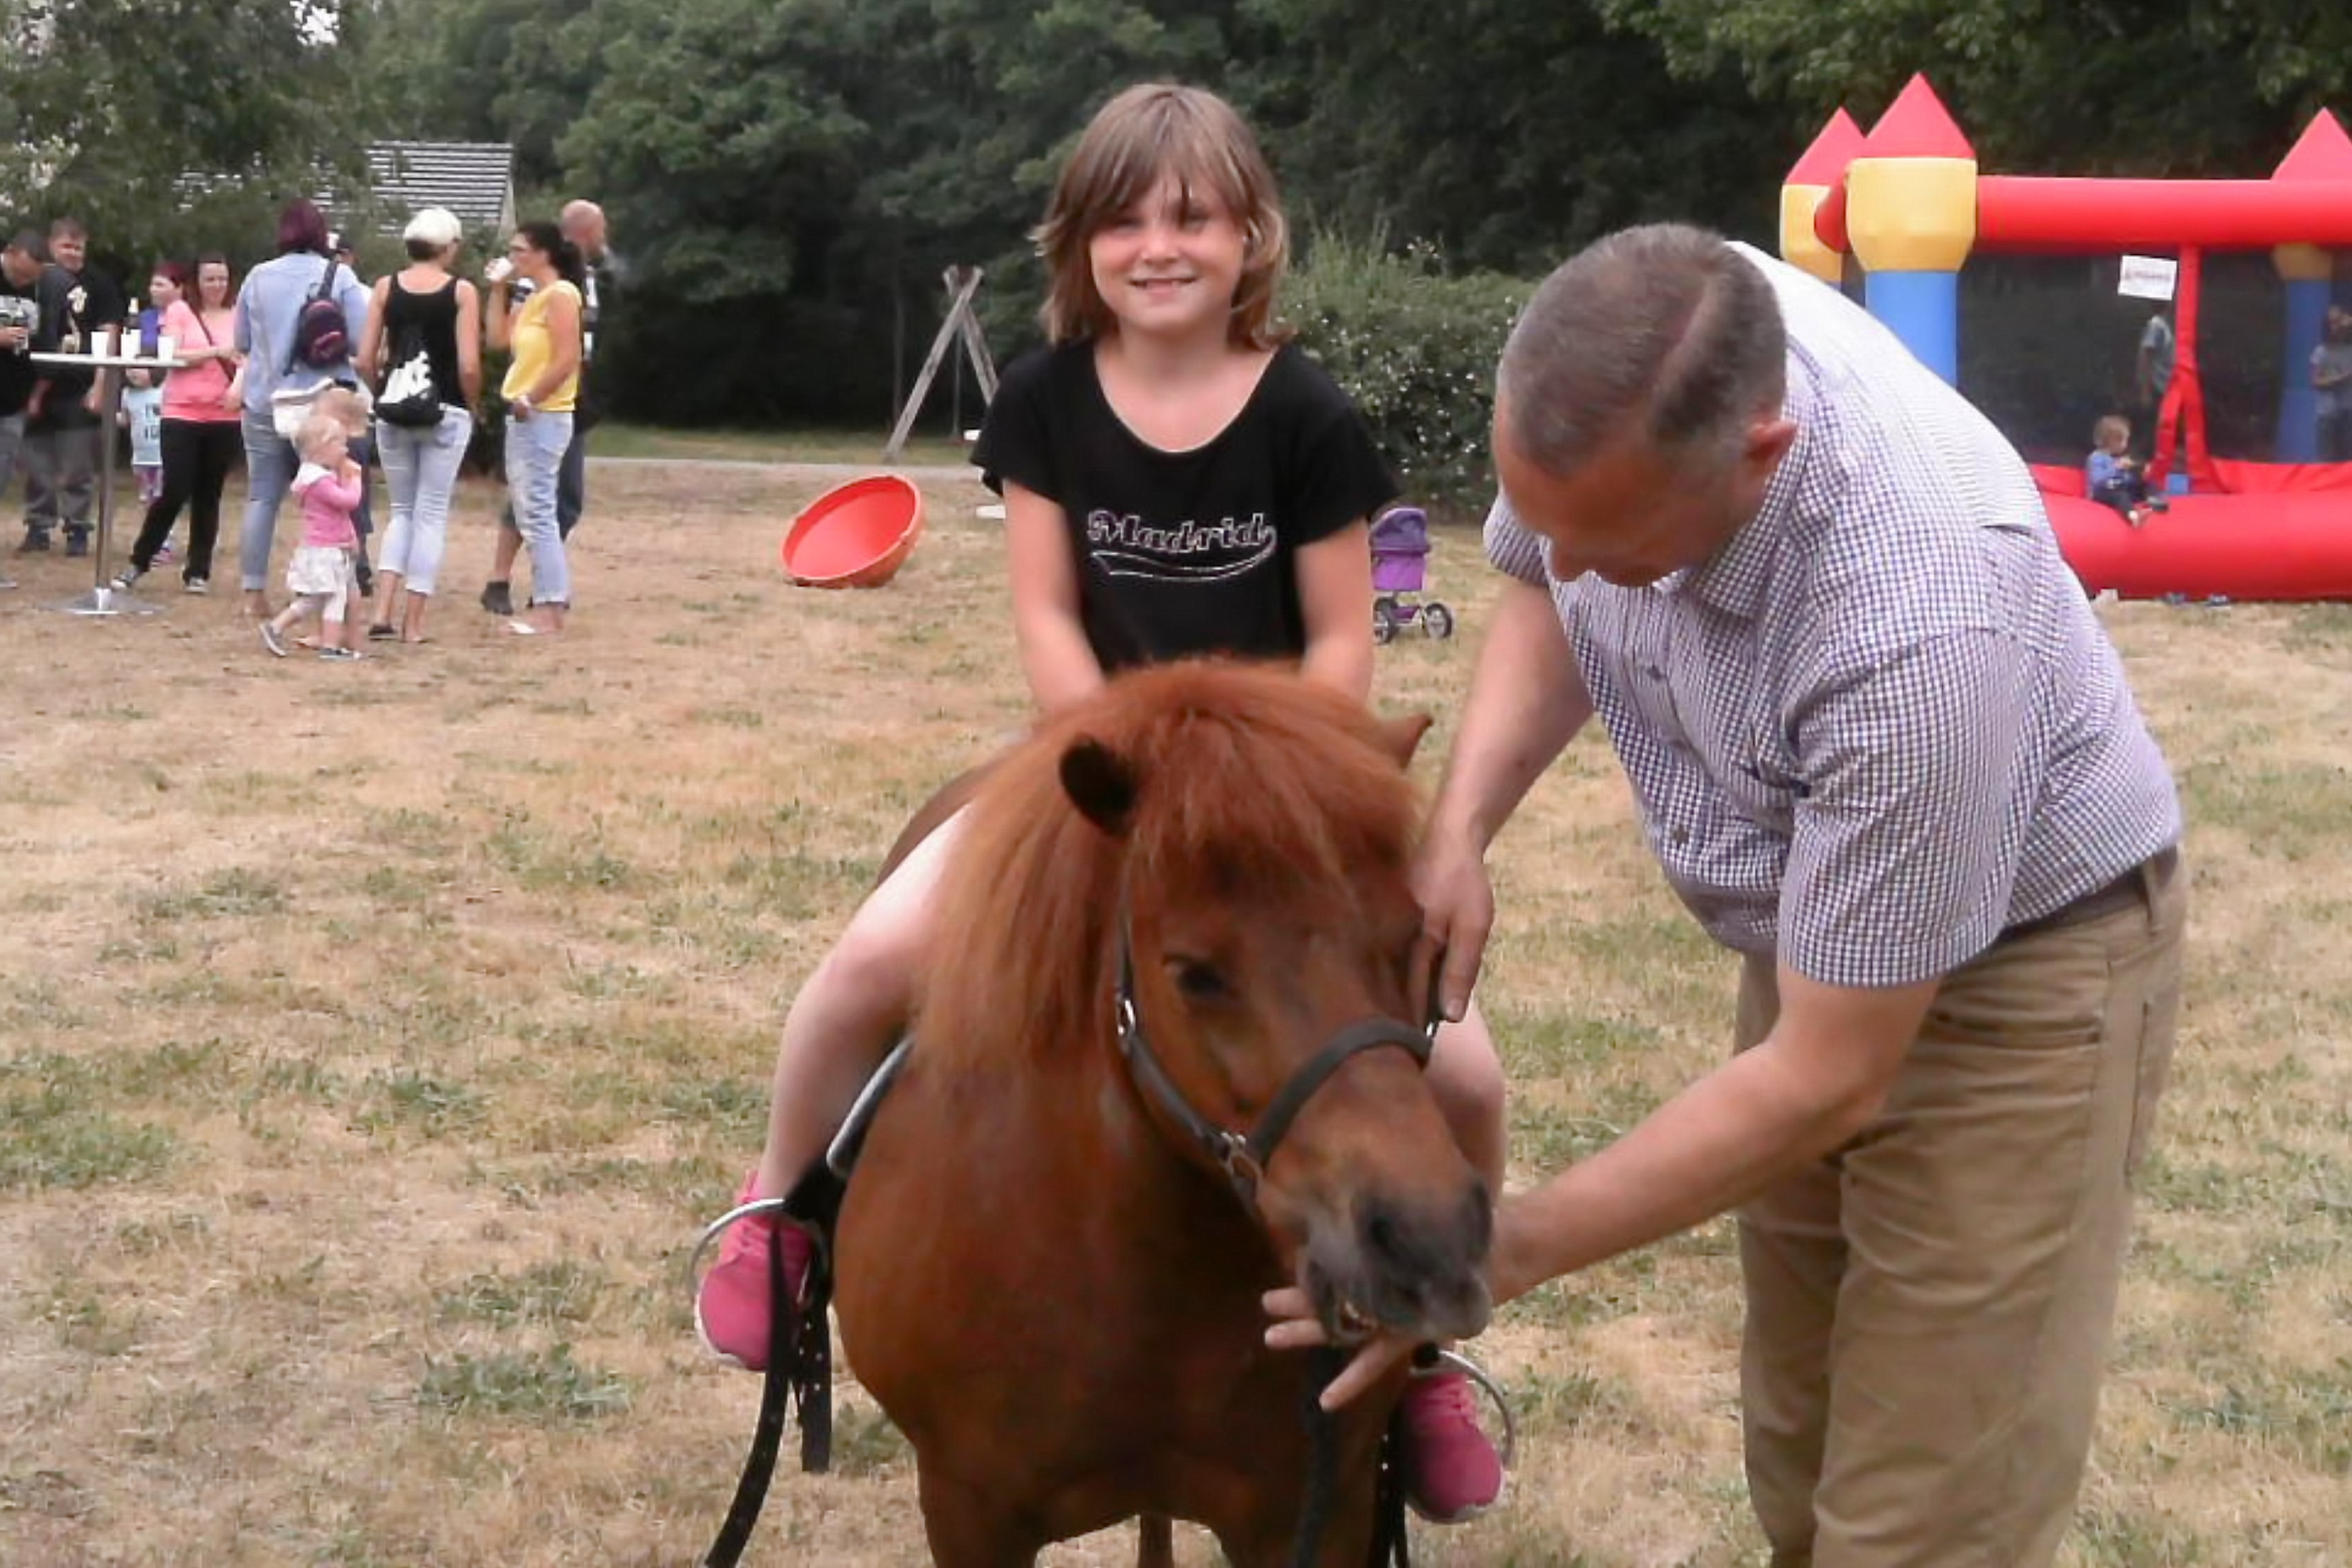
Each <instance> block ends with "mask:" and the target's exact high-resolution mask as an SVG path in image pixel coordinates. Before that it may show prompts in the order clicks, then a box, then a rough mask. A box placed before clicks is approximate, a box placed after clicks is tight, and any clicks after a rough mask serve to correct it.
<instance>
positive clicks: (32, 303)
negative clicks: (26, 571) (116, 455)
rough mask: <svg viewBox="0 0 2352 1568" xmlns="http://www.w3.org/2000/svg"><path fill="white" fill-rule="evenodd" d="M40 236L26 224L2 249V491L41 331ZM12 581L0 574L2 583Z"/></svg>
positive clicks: (19, 439)
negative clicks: (35, 347) (34, 350)
mask: <svg viewBox="0 0 2352 1568" xmlns="http://www.w3.org/2000/svg"><path fill="white" fill-rule="evenodd" d="M46 254H47V247H45V246H43V245H42V243H41V237H40V236H39V235H38V234H36V233H35V232H34V231H33V230H31V229H26V230H23V231H22V232H20V233H18V234H17V235H16V236H15V237H12V238H10V239H9V241H8V243H7V245H6V247H5V248H0V495H6V494H7V493H8V481H9V480H10V479H13V478H15V477H16V454H17V452H18V451H19V450H20V449H22V447H24V444H25V405H26V402H28V401H29V400H30V399H31V398H32V395H33V361H32V357H31V355H32V353H33V342H34V339H35V338H36V337H37V336H38V335H39V331H40V321H41V305H40V300H39V290H40V282H41V264H42V258H43V257H44V256H45V255H46ZM15 586H16V584H15V582H13V581H12V580H11V579H9V578H7V577H5V576H0V588H13V587H15Z"/></svg>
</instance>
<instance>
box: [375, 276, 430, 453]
mask: <svg viewBox="0 0 2352 1568" xmlns="http://www.w3.org/2000/svg"><path fill="white" fill-rule="evenodd" d="M394 287H395V288H396V287H398V285H396V284H395V285H394ZM386 303H387V304H389V299H388V298H387V301H386ZM384 367H385V368H384V373H383V391H382V392H381V393H380V394H379V395H377V397H376V400H375V416H376V417H377V418H378V419H381V420H383V422H384V423H385V424H387V425H399V426H404V427H406V428H408V429H412V430H417V429H430V428H432V427H433V426H436V425H438V424H440V423H441V392H440V389H439V388H438V387H436V385H434V384H433V355H432V353H431V352H430V351H428V350H427V349H426V348H425V329H424V327H423V326H421V325H419V324H418V323H417V322H415V321H402V322H401V323H400V330H399V331H397V332H395V333H394V335H393V339H392V352H391V353H389V354H387V355H386V356H385V358H384Z"/></svg>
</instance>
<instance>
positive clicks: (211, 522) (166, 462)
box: [114, 256, 245, 594]
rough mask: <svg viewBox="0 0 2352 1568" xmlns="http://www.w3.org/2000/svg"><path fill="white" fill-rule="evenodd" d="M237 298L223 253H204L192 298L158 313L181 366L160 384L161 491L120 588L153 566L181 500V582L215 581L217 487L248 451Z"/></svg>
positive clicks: (195, 590)
mask: <svg viewBox="0 0 2352 1568" xmlns="http://www.w3.org/2000/svg"><path fill="white" fill-rule="evenodd" d="M161 331H162V332H163V335H165V336H167V337H169V338H171V339H173V342H174V343H175V344H176V345H177V346H176V347H175V348H174V350H173V354H174V357H176V358H177V359H178V360H179V361H180V362H181V364H182V366H183V368H182V369H179V370H175V371H173V372H172V374H171V375H170V376H169V377H167V378H166V379H165V381H164V383H163V494H162V495H160V496H157V497H156V498H155V504H154V505H152V506H151V507H149V508H148V509H147V521H146V522H145V523H144V524H142V526H141V528H140V530H139V541H138V542H137V543H135V544H133V545H132V546H131V564H129V565H128V566H125V567H124V568H123V569H122V573H121V575H120V576H118V577H116V578H115V580H114V585H115V586H116V587H118V588H128V587H130V586H131V584H133V583H136V582H137V581H138V580H139V579H140V578H141V577H142V576H143V575H145V574H146V572H147V570H148V568H150V567H151V566H152V565H154V563H155V553H156V552H157V551H159V550H161V549H163V542H164V541H165V540H166V539H169V538H170V537H171V536H172V525H173V523H174V522H177V521H179V517H180V509H181V508H182V507H187V508H188V509H189V510H190V521H189V524H188V554H187V560H186V563H185V564H184V565H183V566H182V567H181V569H180V575H181V580H182V581H183V583H184V584H185V585H186V588H187V591H188V592H189V593H191V594H202V593H205V592H206V591H207V590H208V589H209V588H210V587H211V585H212V574H213V545H214V542H215V541H216V540H217V539H218V538H219V537H220V502H221V489H222V487H223V486H224V485H226V484H227V482H228V475H229V470H230V469H231V468H234V467H236V459H237V457H238V455H239V454H240V453H242V452H243V451H244V449H245V444H244V439H243V437H242V436H241V435H240V433H239V426H238V419H239V409H238V397H237V395H236V387H235V382H236V370H237V365H238V363H239V360H238V355H237V352H236V290H235V289H232V288H230V286H229V275H228V260H227V258H226V257H221V256H207V257H205V258H203V259H202V260H200V261H198V262H197V263H196V277H195V286H194V289H192V290H191V292H190V295H189V297H188V298H185V299H181V300H173V302H172V305H171V306H170V308H169V309H167V310H165V311H164V312H163V324H162V327H161Z"/></svg>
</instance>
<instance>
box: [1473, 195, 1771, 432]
mask: <svg viewBox="0 0 2352 1568" xmlns="http://www.w3.org/2000/svg"><path fill="white" fill-rule="evenodd" d="M1787 382H1788V332H1787V330H1786V328H1785V327H1784V326H1783V325H1782V323H1781V320H1780V302H1779V301H1778V300H1776V299H1774V297H1773V294H1772V285H1771V284H1770V283H1769V282H1768V281H1766V279H1765V278H1764V275H1763V273H1762V272H1761V271H1759V269H1758V268H1756V267H1755V266H1753V265H1752V264H1751V263H1749V262H1748V260H1746V259H1745V258H1742V257H1741V256H1740V255H1739V254H1738V252H1736V251H1734V250H1733V249H1732V248H1731V247H1729V246H1727V245H1726V244H1725V243H1724V240H1723V237H1722V236H1720V235H1717V234H1713V233H1710V232H1708V231H1707V230H1706V229H1703V228H1694V227H1691V226H1687V225H1683V224H1653V225H1650V226H1646V227H1643V228H1629V229H1624V230H1622V231H1620V232H1619V233H1616V234H1612V235H1611V236H1609V237H1607V238H1605V239H1602V240H1600V241H1598V242H1596V243H1595V244H1593V245H1592V246H1591V247H1588V248H1586V249H1585V250H1583V251H1581V252H1580V253H1578V254H1577V255H1576V256H1575V257H1574V258H1571V259H1570V260H1569V261H1568V262H1566V263H1565V264H1563V265H1562V266H1561V267H1560V268H1559V269H1558V270H1556V271H1554V272H1553V273H1552V275H1551V276H1550V277H1549V278H1547V279H1544V282H1543V286H1542V287H1541V288H1539V289H1537V290H1536V294H1535V298H1533V299H1532V300H1528V305H1527V309H1526V310H1523V311H1521V312H1520V314H1519V320H1518V322H1517V325H1516V326H1514V327H1513V328H1512V329H1511V336H1510V341H1509V342H1507V343H1506V344H1505V345H1504V348H1503V361H1502V365H1501V368H1500V370H1499V372H1498V373H1497V375H1496V384H1497V387H1498V388H1499V390H1500V391H1501V392H1502V394H1503V395H1506V396H1507V397H1508V398H1509V399H1510V410H1509V417H1510V435H1511V438H1512V440H1513V442H1514V443H1515V444H1516V445H1517V447H1518V449H1519V452H1520V454H1521V455H1522V456H1524V457H1525V458H1528V460H1529V461H1531V462H1533V463H1534V464H1535V465H1536V466H1537V467H1538V468H1542V469H1543V470H1544V471H1546V472H1547V473H1553V474H1568V473H1572V472H1574V471H1575V470H1576V469H1577V468H1579V467H1580V466H1581V465H1582V464H1583V463H1584V462H1586V461H1587V460H1588V459H1590V458H1591V456H1592V455H1593V453H1594V452H1595V451H1596V450H1598V449H1599V448H1600V447H1601V446H1602V445H1603V444H1605V443H1606V442H1607V441H1608V440H1609V438H1610V437H1612V435H1614V434H1615V433H1617V432H1618V431H1620V430H1623V429H1626V428H1629V427H1630V428H1632V429H1633V430H1637V431H1639V432H1641V433H1642V434H1643V435H1644V436H1646V437H1648V439H1649V441H1650V443H1651V445H1652V446H1653V447H1655V448H1656V450H1657V451H1658V452H1659V453H1660V454H1661V455H1662V456H1664V458H1666V459H1667V460H1668V461H1669V462H1678V461H1684V460H1692V461H1698V462H1703V463H1708V464H1712V463H1717V462H1724V461H1728V460H1729V459H1730V458H1732V457H1733V456H1735V455H1736V454H1737V453H1738V450H1739V443H1740V441H1741V439H1742V438H1743V437H1744V436H1745V435H1746V433H1747V429H1748V426H1749V424H1750V423H1751V422H1752V421H1754V420H1755V419H1757V418H1759V417H1769V416H1771V415H1772V414H1774V413H1777V412H1778V410H1779V408H1780V399H1781V395H1782V393H1783V391H1784V389H1785V387H1786V385H1787ZM1629 421H1632V422H1633V423H1632V424H1631V425H1630V426H1629Z"/></svg>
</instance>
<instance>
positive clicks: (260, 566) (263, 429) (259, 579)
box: [236, 408, 302, 594]
mask: <svg viewBox="0 0 2352 1568" xmlns="http://www.w3.org/2000/svg"><path fill="white" fill-rule="evenodd" d="M301 466H302V459H301V458H298V457H296V456H295V455H294V443H293V442H291V441H289V440H288V439H286V437H283V436H280V435H279V434H278V427H277V426H275V425H273V424H271V423H270V422H269V416H268V415H267V414H256V413H255V412H253V410H252V409H250V408H248V409H247V410H246V411H245V532H244V533H243V534H242V535H241V536H240V537H239V538H238V540H237V542H236V572H237V580H238V586H240V587H242V588H243V589H244V590H245V591H246V592H247V593H248V594H258V593H261V592H264V591H265V590H267V589H268V586H269V547H270V546H271V545H272V544H273V543H275V542H277V539H278V508H279V507H281V506H283V505H285V504H286V492H287V491H288V490H289V489H292V488H293V486H294V470H295V469H297V468H300V467H301Z"/></svg>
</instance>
